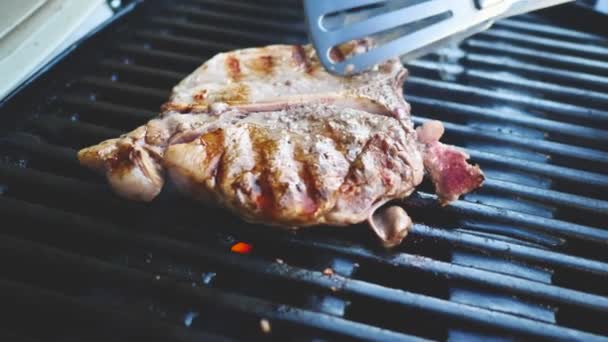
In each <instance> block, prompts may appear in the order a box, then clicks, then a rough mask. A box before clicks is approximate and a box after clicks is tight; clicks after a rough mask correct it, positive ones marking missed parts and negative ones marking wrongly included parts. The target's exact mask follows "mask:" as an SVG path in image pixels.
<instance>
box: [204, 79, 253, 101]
mask: <svg viewBox="0 0 608 342" xmlns="http://www.w3.org/2000/svg"><path fill="white" fill-rule="evenodd" d="M248 101H249V87H248V86H247V85H246V84H243V83H235V84H230V85H228V86H226V87H225V88H224V89H222V90H220V91H219V92H218V93H217V94H215V96H214V98H213V101H210V102H225V103H227V104H229V105H235V104H243V103H247V102H248Z"/></svg>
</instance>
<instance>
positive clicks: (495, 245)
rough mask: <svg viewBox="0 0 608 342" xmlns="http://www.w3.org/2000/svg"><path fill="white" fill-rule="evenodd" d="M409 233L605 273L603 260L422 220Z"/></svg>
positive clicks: (478, 248) (559, 265)
mask: <svg viewBox="0 0 608 342" xmlns="http://www.w3.org/2000/svg"><path fill="white" fill-rule="evenodd" d="M411 233H412V234H413V235H415V236H421V237H425V238H433V239H439V240H442V241H446V242H450V243H453V244H455V245H458V246H461V247H466V248H467V249H471V250H476V251H482V252H485V253H487V252H491V253H496V254H497V255H500V256H505V255H508V256H509V257H515V258H518V259H521V260H526V261H532V262H535V263H538V264H542V265H546V266H550V267H562V268H571V269H576V270H579V271H583V272H589V273H593V274H598V275H602V276H606V275H608V263H605V262H600V261H595V260H590V259H585V258H581V257H576V256H571V255H567V254H563V253H557V252H552V251H548V250H545V249H540V248H536V247H530V246H524V245H521V244H518V243H509V242H504V241H500V240H496V239H489V238H486V237H480V236H476V235H474V234H469V233H465V232H462V231H453V230H445V229H438V228H432V227H429V226H426V225H422V224H415V225H414V227H413V228H412V231H411Z"/></svg>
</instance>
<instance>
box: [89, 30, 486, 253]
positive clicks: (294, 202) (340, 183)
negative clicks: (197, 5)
mask: <svg viewBox="0 0 608 342" xmlns="http://www.w3.org/2000/svg"><path fill="white" fill-rule="evenodd" d="M365 48H367V45H366V42H363V41H358V42H352V43H350V44H346V45H344V46H343V47H341V49H340V50H337V51H336V52H335V53H336V54H338V55H346V54H349V53H353V52H356V51H357V50H358V49H359V50H360V49H365ZM405 76H406V70H405V69H404V68H403V66H402V65H401V63H400V62H399V60H397V59H394V60H390V61H388V62H386V63H384V64H382V65H379V66H378V67H377V68H375V69H374V70H372V71H369V72H367V73H365V74H362V75H357V76H353V77H349V78H340V77H336V76H333V75H331V74H328V73H327V72H326V71H325V70H323V69H322V68H321V67H320V64H319V61H318V59H317V58H316V56H315V53H314V50H313V49H312V48H311V47H310V46H287V45H273V46H267V47H263V48H252V49H245V50H238V51H233V52H229V53H223V54H219V55H217V56H215V57H213V58H212V59H211V60H209V61H208V62H206V63H205V64H203V65H202V66H201V67H200V68H198V69H197V70H196V71H195V72H194V73H193V74H191V75H190V76H188V77H187V78H186V79H184V80H183V81H182V82H180V83H179V84H178V85H177V86H176V87H175V88H174V90H173V94H172V96H171V98H170V100H169V102H167V103H166V104H165V105H163V109H162V112H161V115H160V116H159V117H158V118H156V119H153V120H151V121H150V122H149V123H148V124H146V125H144V126H141V127H139V128H137V129H135V130H134V131H132V132H130V133H128V134H125V135H123V136H121V137H119V138H117V139H111V140H107V141H105V142H102V143H100V144H98V145H96V146H92V147H89V148H85V149H83V150H81V151H80V152H79V155H78V156H79V159H80V162H81V163H82V164H83V165H86V166H88V167H91V168H94V169H96V170H99V171H100V172H103V173H105V174H106V177H107V178H108V181H109V183H110V184H111V186H112V187H113V188H114V190H115V191H116V192H117V193H118V194H119V195H121V196H123V197H126V198H129V199H133V200H141V201H150V200H152V199H153V198H154V197H155V196H157V195H158V193H159V192H160V191H161V189H162V187H163V184H164V181H165V178H166V177H167V176H168V177H169V179H170V180H171V181H172V182H173V183H174V184H176V186H177V188H178V189H179V190H180V191H181V192H183V193H184V194H187V195H188V196H191V197H193V198H195V199H198V200H202V201H206V202H210V203H215V204H219V205H222V206H224V207H226V208H228V209H230V210H232V211H233V212H235V213H237V214H238V215H240V216H241V217H243V218H244V219H245V220H248V221H252V222H263V223H267V224H273V225H281V226H287V227H303V226H311V225H320V224H326V225H338V226H340V225H349V224H354V223H359V222H362V221H365V220H366V219H367V220H368V221H369V222H370V226H371V227H372V228H373V230H374V232H376V234H377V235H378V236H379V237H380V238H381V239H382V241H383V243H384V244H385V245H387V246H392V245H395V244H398V243H399V242H400V241H401V239H403V237H404V236H405V235H406V234H407V229H408V228H409V226H410V225H411V220H410V219H409V217H408V216H407V214H406V213H405V212H404V211H403V210H402V209H401V208H383V209H381V210H377V209H378V208H380V207H381V206H382V205H383V204H385V203H386V202H388V201H390V200H393V199H401V198H404V197H407V196H408V195H410V194H411V193H412V192H413V191H414V189H415V187H416V186H417V185H418V184H420V182H421V181H422V178H423V175H424V170H425V169H426V170H427V172H428V173H429V174H430V176H431V180H432V181H433V183H434V184H435V186H436V190H437V193H438V195H439V198H440V200H441V202H442V203H448V202H449V201H453V200H455V199H457V198H458V196H459V195H461V194H463V193H466V192H468V191H471V190H473V189H474V188H476V187H478V186H480V185H481V183H482V181H483V174H482V173H481V171H480V170H479V168H477V167H473V166H471V165H469V164H467V162H466V159H467V158H468V156H467V155H466V154H465V153H464V152H461V151H459V150H457V149H455V148H453V147H451V146H446V145H443V144H441V143H440V142H439V141H438V140H439V138H440V137H441V135H442V134H443V126H442V125H441V123H439V122H429V123H427V124H425V125H424V126H422V127H419V128H418V132H417V131H416V130H414V128H413V124H412V122H411V120H410V116H409V105H408V104H407V103H406V102H405V101H404V99H403V97H402V88H401V87H402V84H403V81H404V78H405ZM374 214H375V215H374Z"/></svg>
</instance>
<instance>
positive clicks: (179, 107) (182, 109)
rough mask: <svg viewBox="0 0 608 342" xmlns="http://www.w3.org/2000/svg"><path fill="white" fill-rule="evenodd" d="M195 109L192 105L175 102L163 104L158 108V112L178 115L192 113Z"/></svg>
mask: <svg viewBox="0 0 608 342" xmlns="http://www.w3.org/2000/svg"><path fill="white" fill-rule="evenodd" d="M195 108H196V105H195V104H193V103H190V104H181V103H175V102H165V103H163V105H162V106H160V110H161V111H162V112H178V113H189V112H192V111H193V110H194V109H195ZM205 108H206V106H205Z"/></svg>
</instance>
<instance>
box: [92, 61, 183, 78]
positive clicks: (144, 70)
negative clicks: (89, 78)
mask: <svg viewBox="0 0 608 342" xmlns="http://www.w3.org/2000/svg"><path fill="white" fill-rule="evenodd" d="M100 65H101V66H103V67H105V68H108V69H112V70H117V71H119V72H120V71H124V72H132V73H137V74H139V75H140V76H145V77H146V78H152V79H160V80H162V81H166V82H168V83H171V84H174V83H177V82H179V81H181V79H182V78H183V77H182V74H181V73H177V72H173V71H166V70H162V69H158V68H150V67H145V66H140V65H135V64H125V63H123V62H118V61H114V60H103V61H101V62H100ZM144 80H145V79H144ZM142 81H143V80H142Z"/></svg>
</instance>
